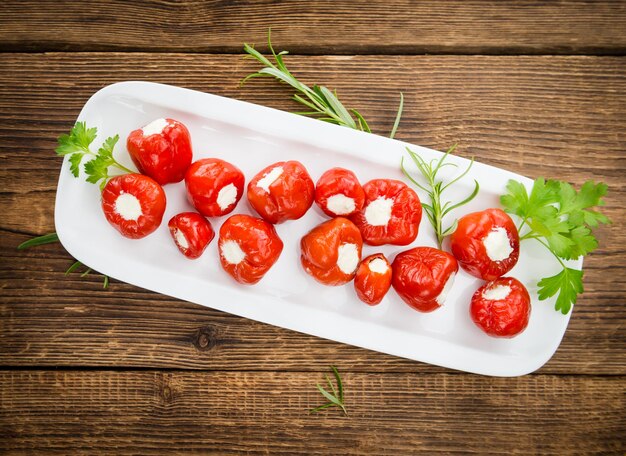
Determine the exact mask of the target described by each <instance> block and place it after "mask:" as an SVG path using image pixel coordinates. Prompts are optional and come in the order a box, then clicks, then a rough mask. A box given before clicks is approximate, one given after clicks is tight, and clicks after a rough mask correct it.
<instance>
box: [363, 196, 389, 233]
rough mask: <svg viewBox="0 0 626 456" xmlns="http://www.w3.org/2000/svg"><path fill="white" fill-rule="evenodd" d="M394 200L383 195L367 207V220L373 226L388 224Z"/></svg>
mask: <svg viewBox="0 0 626 456" xmlns="http://www.w3.org/2000/svg"><path fill="white" fill-rule="evenodd" d="M392 207H393V200H392V199H389V198H385V197H384V196H381V197H380V198H378V199H375V200H374V201H372V202H371V203H369V204H368V205H367V207H366V208H365V220H366V221H367V223H369V224H370V225H372V226H387V223H389V220H390V219H391V208H392Z"/></svg>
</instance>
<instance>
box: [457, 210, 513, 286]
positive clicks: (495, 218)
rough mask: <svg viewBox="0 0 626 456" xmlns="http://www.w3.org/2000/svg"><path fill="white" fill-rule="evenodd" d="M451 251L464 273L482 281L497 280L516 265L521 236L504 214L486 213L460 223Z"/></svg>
mask: <svg viewBox="0 0 626 456" xmlns="http://www.w3.org/2000/svg"><path fill="white" fill-rule="evenodd" d="M450 247H451V250H452V254H453V255H454V256H455V257H456V259H457V260H459V263H460V264H461V267H462V268H463V269H465V270H466V271H467V272H469V273H470V274H471V275H473V276H475V277H478V278H479V279H483V280H494V279H496V278H498V277H500V276H502V275H504V274H506V273H507V272H509V271H510V270H511V269H513V267H514V266H515V265H516V264H517V260H518V259H519V234H518V232H517V228H516V227H515V223H513V220H511V217H509V216H508V215H507V214H506V213H505V212H504V211H503V210H501V209H486V210H484V211H481V212H473V213H471V214H467V215H465V216H463V217H461V218H460V219H459V224H458V226H457V229H456V231H454V233H452V236H450Z"/></svg>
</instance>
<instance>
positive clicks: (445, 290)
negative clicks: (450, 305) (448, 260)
mask: <svg viewBox="0 0 626 456" xmlns="http://www.w3.org/2000/svg"><path fill="white" fill-rule="evenodd" d="M454 276H456V274H454V273H452V274H450V277H448V280H447V281H446V284H445V285H444V286H443V288H442V289H441V293H439V296H437V297H436V298H435V301H437V304H439V305H440V306H443V303H444V302H446V298H447V297H448V293H450V290H452V285H454Z"/></svg>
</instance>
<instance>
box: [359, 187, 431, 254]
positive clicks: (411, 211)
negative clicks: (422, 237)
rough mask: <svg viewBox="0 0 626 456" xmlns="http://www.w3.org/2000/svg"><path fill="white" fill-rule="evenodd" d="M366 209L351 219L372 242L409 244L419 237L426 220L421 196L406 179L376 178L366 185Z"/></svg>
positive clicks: (366, 240)
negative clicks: (420, 225) (423, 220)
mask: <svg viewBox="0 0 626 456" xmlns="http://www.w3.org/2000/svg"><path fill="white" fill-rule="evenodd" d="M363 190H364V191H365V206H364V208H363V209H362V210H361V211H359V212H357V213H356V214H354V215H352V216H351V217H350V219H351V220H352V221H353V222H354V223H355V224H356V226H358V227H359V230H360V231H361V235H362V236H363V241H364V242H365V243H366V244H370V245H382V244H395V245H407V244H410V243H411V242H413V241H414V240H415V238H416V237H417V232H418V229H419V224H420V221H421V220H422V206H421V204H420V199H419V197H418V196H417V193H415V192H414V191H413V190H412V189H411V188H409V187H408V186H407V185H406V184H405V183H404V182H401V181H398V180H393V179H374V180H371V181H369V182H368V183H367V184H365V185H364V186H363Z"/></svg>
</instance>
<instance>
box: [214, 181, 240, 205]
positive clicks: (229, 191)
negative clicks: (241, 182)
mask: <svg viewBox="0 0 626 456" xmlns="http://www.w3.org/2000/svg"><path fill="white" fill-rule="evenodd" d="M235 201H237V187H235V184H228V185H225V186H223V187H222V188H221V189H220V191H219V193H218V194H217V205H218V206H219V207H220V209H221V210H223V211H225V210H226V209H228V208H229V207H230V206H231V205H232V204H233V203H234V202H235Z"/></svg>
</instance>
